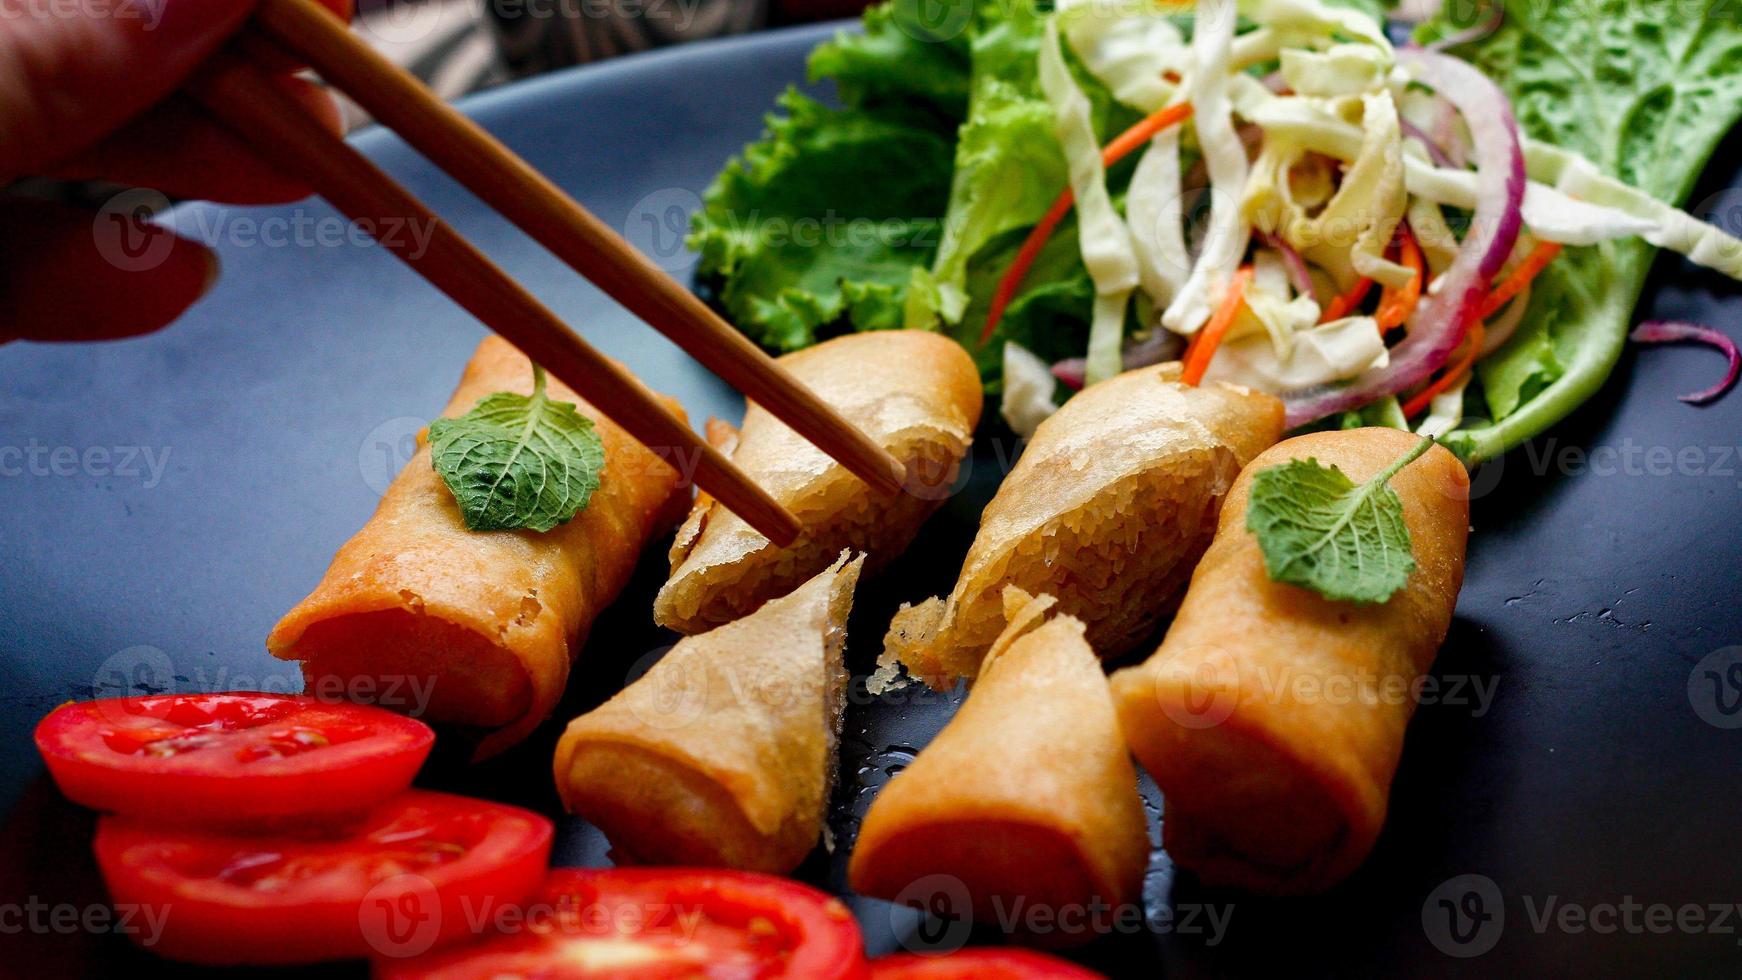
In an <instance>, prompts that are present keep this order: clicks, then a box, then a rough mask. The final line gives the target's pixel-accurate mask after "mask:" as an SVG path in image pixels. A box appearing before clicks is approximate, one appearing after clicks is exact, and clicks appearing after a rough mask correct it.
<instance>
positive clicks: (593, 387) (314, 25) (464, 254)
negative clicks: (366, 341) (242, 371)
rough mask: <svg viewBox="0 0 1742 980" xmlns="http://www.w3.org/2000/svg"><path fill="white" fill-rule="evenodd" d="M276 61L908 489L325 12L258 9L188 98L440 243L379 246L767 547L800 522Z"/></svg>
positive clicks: (651, 270) (762, 358) (809, 430)
mask: <svg viewBox="0 0 1742 980" xmlns="http://www.w3.org/2000/svg"><path fill="white" fill-rule="evenodd" d="M272 53H288V54H290V55H291V56H293V57H294V58H296V60H298V61H301V62H303V63H306V64H308V65H309V66H310V67H312V68H314V70H315V71H317V72H319V73H320V75H321V77H322V78H324V79H325V80H326V81H327V83H328V84H330V85H332V86H334V87H336V88H338V89H340V90H342V91H344V92H345V93H346V94H347V95H349V96H350V97H351V98H352V99H354V100H356V102H357V103H358V104H359V105H361V106H363V108H365V109H367V110H368V111H369V112H370V113H371V114H372V115H373V116H374V117H375V118H376V119H377V120H379V121H380V122H381V123H382V124H383V125H385V126H387V127H388V128H390V129H392V130H394V131H396V132H397V133H398V134H399V135H400V136H401V137H403V138H404V139H405V141H406V142H407V143H409V144H410V145H411V146H412V147H413V148H415V149H416V150H418V152H420V153H422V154H423V155H424V156H425V157H428V158H429V159H430V160H431V161H433V162H434V163H435V164H436V165H437V166H439V167H441V168H442V169H443V170H445V171H446V172H447V173H448V174H449V175H450V176H452V177H453V178H454V179H455V180H457V181H459V182H460V184H462V185H463V186H465V187H466V188H467V189H468V190H470V191H471V192H472V193H474V194H476V195H477V196H478V197H479V198H480V199H482V200H483V201H484V202H485V203H486V204H489V205H490V206H491V207H493V208H495V209H496V210H497V211H498V212H500V213H501V214H502V215H503V216H504V217H506V218H507V219H508V220H509V221H511V222H513V223H514V224H515V225H516V226H518V227H519V228H520V229H521V230H523V231H525V232H526V233H527V234H528V235H530V236H531V237H532V238H533V239H534V240H535V241H537V242H539V243H540V244H542V245H544V246H545V247H546V248H547V249H549V250H550V251H551V252H552V253H553V254H555V255H556V256H557V257H558V258H561V259H562V260H563V261H565V262H567V263H568V264H569V265H570V266H571V267H572V268H574V269H575V271H577V272H579V273H580V274H581V275H583V276H585V277H586V278H587V279H589V280H591V281H592V282H593V284H594V285H597V286H598V287H599V288H600V289H602V290H604V292H605V293H606V294H607V295H609V296H611V297H612V298H613V299H615V300H616V301H617V302H619V303H621V304H623V306H624V307H626V308H627V309H628V310H629V311H630V312H631V313H634V314H635V315H636V316H638V317H640V318H641V319H642V320H645V321H646V322H647V323H648V324H650V325H652V326H653V327H654V328H655V329H657V330H659V331H660V332H661V333H663V334H665V335H666V336H667V337H669V338H671V339H672V340H673V341H674V342H676V344H677V345H678V346H679V347H681V348H683V349H684V350H685V351H687V352H688V353H689V354H690V356H692V357H694V358H696V360H698V361H700V362H701V363H702V364H704V365H706V366H707V367H708V368H710V369H711V370H713V371H714V373H716V374H718V375H719V376H720V377H721V378H722V379H723V380H725V381H726V383H728V384H730V385H732V386H733V387H734V388H737V389H738V390H739V391H741V392H743V393H744V394H745V396H746V397H748V398H750V399H752V400H754V401H755V402H757V403H758V404H760V405H761V406H762V407H764V408H766V409H767V410H768V411H769V412H771V413H772V414H773V415H774V416H775V417H777V418H779V419H780V420H781V421H782V422H785V423H786V424H787V425H788V426H790V427H791V428H792V429H793V430H794V431H796V432H797V433H799V434H800V435H802V436H804V437H805V438H806V439H808V440H809V441H810V442H811V443H812V444H814V445H816V446H817V447H818V448H819V449H821V450H822V451H824V452H826V453H828V454H829V455H830V456H831V457H833V458H834V459H836V460H838V461H839V462H840V463H841V464H842V465H843V466H845V467H847V469H849V470H850V471H852V472H853V473H855V474H857V475H858V476H859V477H860V478H861V479H863V480H865V481H866V482H867V483H869V484H870V485H871V486H873V487H875V488H877V489H878V490H881V491H883V492H885V493H894V492H897V491H899V490H900V489H901V486H902V483H903V481H904V480H905V479H906V474H905V471H904V469H903V467H902V464H901V463H900V462H899V461H898V460H896V459H895V458H894V457H893V456H891V455H890V454H889V453H888V452H886V451H884V450H883V448H882V447H881V446H879V445H878V444H877V443H875V442H873V441H872V440H871V439H870V438H869V437H868V436H866V435H865V433H863V432H862V431H860V430H859V429H858V428H857V427H855V426H854V425H852V424H851V423H850V422H848V421H847V420H846V419H844V418H842V417H841V415H840V414H839V413H838V412H836V411H835V410H834V409H833V408H831V407H830V406H829V405H827V404H825V403H824V402H823V401H822V400H821V399H819V398H817V396H816V395H815V394H813V393H812V392H811V391H810V390H809V389H807V388H805V387H804V386H803V385H801V384H800V383H799V382H798V381H797V380H796V379H794V378H793V377H792V376H791V375H790V374H788V373H787V372H786V370H785V369H783V368H782V367H780V366H779V365H778V364H776V363H775V362H774V360H773V359H772V358H770V357H769V356H768V355H767V354H765V353H763V351H762V350H761V349H760V348H758V347H757V346H756V345H755V344H754V343H752V342H751V341H750V340H749V339H747V338H746V337H745V336H744V335H743V334H741V333H739V332H738V331H737V330H734V329H733V328H732V327H731V326H730V325H728V324H727V323H726V322H725V321H724V320H722V319H720V317H719V316H718V315H716V314H715V313H714V311H713V310H711V309H709V308H708V306H707V304H705V303H703V302H702V301H701V300H699V299H697V298H696V297H695V296H694V295H693V294H691V293H690V291H689V290H687V289H685V288H684V287H683V286H682V285H680V284H679V283H678V282H677V281H675V280H674V279H672V278H671V277H670V276H668V275H666V273H665V272H664V271H663V270H661V269H660V268H659V267H657V266H655V265H654V264H653V263H651V262H649V261H648V260H647V259H646V258H645V257H643V256H642V255H641V253H640V252H638V251H636V250H635V247H634V246H632V245H630V244H629V243H628V242H627V241H625V240H624V239H623V238H622V237H621V236H620V235H618V234H617V233H616V232H614V231H612V230H611V229H610V228H609V227H607V226H606V225H605V224H604V223H603V222H601V221H600V220H599V219H598V218H597V217H595V216H593V215H592V214H591V213H590V212H588V211H587V210H586V209H585V208H583V207H582V206H581V205H580V204H579V203H578V202H576V201H575V200H574V199H572V198H570V197H569V196H568V195H567V194H565V193H563V191H562V190H561V189H560V188H558V187H557V186H556V185H555V184H553V183H551V182H550V180H548V179H547V178H545V177H544V176H543V175H542V174H540V173H539V172H538V171H536V170H534V169H533V168H532V166H531V165H530V164H528V163H527V162H526V161H525V160H522V159H521V158H520V157H519V156H517V155H515V154H514V152H513V151H511V150H509V149H508V148H507V147H506V146H503V145H502V144H501V143H500V142H498V141H497V140H496V138H495V137H493V136H491V135H490V134H489V133H487V132H485V131H484V130H483V128H482V127H480V126H478V125H477V124H476V123H474V122H472V121H471V120H470V119H467V118H466V117H465V116H463V115H461V114H460V113H458V112H456V111H455V110H454V109H453V108H452V107H450V106H448V105H447V104H446V103H444V102H442V101H441V100H440V99H439V98H437V97H436V96H435V94H434V93H432V92H431V91H430V90H429V89H428V88H426V87H425V86H424V85H423V83H422V82H419V81H418V80H417V79H416V78H415V77H414V76H412V75H411V74H409V73H408V72H406V71H404V70H403V69H401V68H399V67H398V66H397V65H394V64H393V63H392V62H390V61H388V60H387V59H386V58H384V57H382V56H381V55H380V54H379V53H378V52H376V51H375V50H374V49H372V48H370V47H369V46H368V45H367V44H365V43H363V42H362V41H361V40H359V39H358V38H357V37H356V36H354V35H353V34H352V33H351V32H350V30H349V29H348V28H347V26H346V25H345V24H344V23H343V22H342V21H340V20H339V19H338V18H337V17H336V16H334V15H333V14H332V13H331V12H329V11H328V10H327V9H326V8H324V7H321V6H319V5H318V4H317V3H315V2H314V0H261V3H260V5H259V6H258V7H257V8H256V10H255V13H254V19H253V21H252V22H251V23H250V24H249V26H247V27H246V28H244V29H243V32H242V34H241V35H240V36H239V37H238V38H237V40H236V42H235V43H234V44H232V46H231V47H230V48H228V49H226V50H224V51H221V52H219V53H218V54H217V55H215V56H213V57H212V58H211V59H210V60H209V61H208V62H207V63H206V64H205V65H204V66H202V68H201V70H200V72H199V73H198V74H197V75H196V76H195V77H194V79H193V80H192V81H191V82H190V83H189V86H188V90H189V92H190V94H192V95H193V96H194V98H195V99H197V100H198V101H199V102H200V103H201V104H203V105H204V106H205V108H206V109H207V110H208V111H210V112H211V113H212V114H213V115H215V116H216V117H217V118H218V119H219V120H220V121H221V122H222V123H224V124H225V125H226V126H227V127H229V128H230V129H232V130H234V131H235V132H236V133H237V134H238V135H240V136H241V137H242V138H243V139H245V140H246V141H248V142H249V143H250V144H251V145H252V146H253V147H254V148H255V149H256V150H258V151H259V152H260V153H261V154H262V155H263V156H265V157H266V158H267V159H269V160H272V161H273V163H274V164H275V165H278V166H281V167H283V169H284V170H285V171H286V172H288V173H291V174H293V175H295V176H297V177H299V178H301V179H302V180H304V181H305V182H306V183H308V184H309V186H311V187H313V188H314V189H315V190H316V191H317V192H318V193H319V194H320V195H321V196H322V197H325V198H326V199H327V200H328V202H330V203H331V204H332V205H333V206H334V207H335V208H337V209H338V210H339V211H340V212H341V213H343V214H345V215H346V216H347V217H349V218H351V219H352V220H355V221H359V222H363V223H365V227H382V225H380V224H370V222H380V221H381V220H382V219H386V218H393V219H399V220H402V221H413V222H418V223H419V225H420V226H422V227H427V228H430V229H431V234H430V237H429V240H428V243H427V246H426V247H425V248H424V249H423V250H422V251H419V250H417V249H416V247H415V246H414V245H413V243H411V242H410V241H407V240H406V236H386V238H387V239H391V240H385V239H384V240H382V241H381V244H382V245H383V246H384V247H386V248H387V249H388V250H389V251H392V252H393V253H394V254H395V255H397V256H399V258H400V259H402V260H403V261H404V262H406V264H408V265H410V266H411V267H412V268H413V269H414V270H416V271H417V272H418V273H419V274H420V275H422V276H423V277H424V278H425V279H427V280H428V281H429V282H430V283H431V284H433V285H434V286H435V287H436V288H437V289H440V290H441V291H442V292H444V293H446V294H447V295H448V296H449V297H450V298H451V299H453V300H454V301H455V302H456V303H458V304H459V305H460V306H461V307H463V308H465V309H466V310H467V311H468V312H470V313H471V314H472V315H473V316H475V317H477V318H478V319H479V320H480V321H482V322H483V323H484V324H485V325H486V326H488V327H490V328H491V329H492V330H494V331H496V332H497V333H498V334H500V335H502V337H504V338H505V339H507V340H508V341H509V342H510V343H512V344H514V345H515V346H516V347H519V348H520V349H521V350H522V351H524V352H525V353H526V354H527V356H529V357H531V358H532V359H533V360H534V361H536V362H537V363H539V364H541V365H543V366H544V368H545V370H547V371H549V372H550V373H551V374H553V375H555V376H556V377H557V378H560V379H562V381H563V382H564V383H566V384H567V385H568V386H569V387H571V388H573V389H575V390H576V391H578V392H581V393H582V394H583V395H584V396H585V397H586V399H587V400H588V401H589V402H591V403H592V404H594V405H595V406H597V407H598V408H599V410H600V411H601V412H603V413H604V414H605V415H607V416H609V417H610V418H611V419H612V421H614V422H616V423H617V424H618V425H621V426H622V427H623V428H624V429H625V430H627V431H628V432H629V434H630V435H632V436H634V437H635V438H636V439H637V440H639V441H640V442H641V443H642V444H643V445H646V446H648V447H650V448H654V449H656V450H667V451H669V452H671V453H675V454H683V455H684V456H691V455H693V456H694V460H695V469H694V473H695V482H696V484H697V485H699V486H700V487H701V488H702V489H703V490H705V491H707V492H708V493H709V494H710V495H712V496H713V497H714V498H715V499H716V500H718V501H719V502H720V503H722V504H724V505H725V506H727V507H728V508H730V509H731V510H732V511H733V512H735V513H736V514H738V515H739V516H740V517H742V518H743V519H744V520H745V521H746V522H747V523H748V524H750V526H752V527H754V528H755V529H756V530H757V531H759V532H761V533H762V534H763V535H765V536H766V537H767V538H768V539H769V540H771V541H773V542H775V543H776V544H780V545H785V544H790V543H791V542H792V541H793V540H794V539H795V538H796V537H797V535H798V533H799V530H800V526H799V522H798V520H797V519H796V518H794V517H793V516H792V515H791V514H790V513H788V512H787V511H786V510H785V508H783V507H781V506H780V504H779V503H777V502H776V501H775V500H774V498H773V497H770V496H769V495H768V493H767V491H765V490H763V489H762V488H761V487H759V486H757V485H756V484H755V483H753V482H751V481H750V479H749V478H748V477H746V476H745V475H744V473H743V472H742V471H740V470H739V469H738V468H737V467H735V466H733V465H732V463H731V462H730V461H729V460H727V459H726V458H725V457H724V456H723V455H721V454H720V453H719V452H717V451H716V450H715V449H714V448H713V447H711V446H709V445H708V444H707V443H705V442H703V441H702V440H701V439H700V438H699V437H698V436H697V435H696V434H695V433H694V432H693V431H692V430H691V429H690V428H689V426H687V425H685V424H684V423H683V422H681V421H679V420H678V419H677V418H676V417H674V416H673V415H672V414H671V413H670V412H668V411H667V410H666V409H665V408H664V407H662V406H661V405H660V404H659V402H658V401H657V400H655V398H654V397H653V395H652V394H651V393H650V392H649V391H648V390H647V389H646V388H645V387H643V386H642V385H641V383H640V382H639V381H637V380H636V379H635V378H634V377H633V376H632V375H630V374H629V373H628V372H627V371H625V370H624V369H623V368H622V367H621V366H619V365H618V364H617V363H616V362H615V361H612V360H611V359H610V358H608V357H606V356H604V355H603V354H601V353H599V352H598V351H597V350H595V349H594V348H593V347H592V345H590V344H588V343H587V342H586V341H585V340H582V339H581V338H580V336H579V335H577V334H576V333H575V332H574V331H572V330H570V329H569V328H568V326H567V325H565V324H564V323H563V322H562V320H561V319H560V318H559V317H558V316H557V315H556V314H555V313H553V312H551V310H550V309H548V308H547V307H545V306H544V305H543V304H542V303H540V302H539V301H538V300H537V299H536V298H534V297H533V296H532V294H531V293H528V292H527V291H526V290H525V289H524V288H522V287H521V286H520V285H519V284H518V283H516V282H515V281H514V279H513V278H512V277H510V276H509V275H508V274H507V273H506V272H504V271H503V270H502V269H501V268H500V267H498V266H497V265H496V264H495V263H493V262H491V261H490V260H489V259H488V258H486V257H485V256H484V254H483V253H482V252H480V251H479V250H478V249H477V248H476V247H475V246H473V245H472V244H471V243H470V242H468V241H467V240H466V239H465V238H463V237H462V236H461V235H460V234H459V233H458V232H456V231H454V229H453V228H451V227H449V226H448V225H447V224H445V223H444V222H442V221H441V220H440V219H439V218H437V217H436V215H435V214H434V213H433V212H432V211H430V210H429V208H428V207H426V206H425V205H424V204H423V202H421V201H419V200H418V199H417V198H416V197H414V196H413V195H412V194H411V192H409V191H407V190H406V189H405V188H404V187H402V186H400V185H399V184H398V183H397V182H396V181H394V180H393V178H391V177H389V176H388V175H387V174H386V173H384V172H382V171H381V169H380V168H378V167H376V166H375V165H374V164H373V163H371V162H370V161H369V160H367V159H366V158H364V157H363V155H362V154H360V153H358V152H357V151H356V150H355V149H353V148H352V147H351V146H350V145H349V144H347V143H346V142H345V141H344V140H343V139H341V138H339V137H337V136H335V135H333V134H332V133H331V132H330V131H328V130H327V129H326V128H325V127H324V126H322V125H321V124H320V123H319V122H318V121H317V120H315V119H313V118H312V117H310V116H309V115H308V114H307V112H306V111H305V110H304V109H303V108H302V107H301V106H300V105H299V104H297V103H296V102H295V101H294V100H292V99H291V98H289V97H288V96H287V95H285V94H284V92H283V90H282V89H280V88H279V87H278V85H277V84H276V83H274V81H273V80H272V78H271V77H270V76H268V75H267V74H266V73H265V72H264V71H263V70H261V69H260V68H258V67H256V62H257V61H258V60H259V59H260V58H261V57H262V56H269V55H270V54H272ZM668 460H669V461H670V462H672V463H673V464H674V465H675V464H678V463H679V462H680V459H679V458H672V457H668ZM681 461H682V462H684V463H688V462H689V460H688V459H682V460H681ZM680 468H681V467H680Z"/></svg>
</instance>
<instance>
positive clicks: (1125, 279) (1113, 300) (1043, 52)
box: [1040, 17, 1138, 384]
mask: <svg viewBox="0 0 1742 980" xmlns="http://www.w3.org/2000/svg"><path fill="white" fill-rule="evenodd" d="M1040 88H1041V91H1042V92H1043V93H1045V95H1046V100H1047V103H1048V104H1049V105H1051V106H1052V109H1053V117H1054V118H1053V131H1054V132H1055V133H1056V134H1057V135H1058V140H1059V144H1060V145H1061V146H1062V147H1063V148H1064V153H1065V162H1066V163H1067V164H1068V165H1069V168H1070V180H1071V192H1072V194H1074V195H1075V197H1076V208H1077V241H1078V245H1079V247H1080V248H1081V249H1082V254H1083V266H1084V267H1085V268H1087V269H1088V270H1089V278H1090V279H1092V280H1093V281H1094V283H1095V311H1094V318H1093V319H1092V320H1091V321H1090V324H1089V351H1088V355H1087V356H1088V365H1087V367H1086V369H1085V372H1084V376H1085V379H1086V381H1085V383H1086V384H1094V383H1095V382H1097V381H1104V380H1106V379H1107V378H1110V377H1112V376H1113V375H1115V374H1118V373H1119V369H1120V366H1121V364H1120V359H1119V345H1120V341H1121V340H1122V339H1123V337H1124V333H1125V307H1126V305H1127V301H1128V300H1129V299H1130V298H1131V291H1132V290H1133V289H1134V288H1136V286H1137V278H1138V277H1137V256H1136V254H1135V253H1134V252H1133V251H1132V247H1131V234H1130V233H1129V232H1128V231H1127V230H1126V228H1125V221H1124V219H1122V218H1120V217H1119V212H1117V211H1115V210H1114V209H1113V200H1112V198H1111V197H1109V196H1108V194H1107V173H1106V168H1105V167H1103V166H1102V165H1101V146H1100V143H1099V142H1098V141H1097V140H1096V138H1095V125H1094V121H1093V119H1092V118H1091V116H1090V105H1089V99H1088V97H1087V96H1085V95H1084V94H1083V93H1082V90H1081V89H1079V88H1077V83H1076V81H1075V80H1074V79H1072V78H1071V69H1070V66H1069V65H1067V64H1065V57H1064V52H1063V51H1062V50H1061V49H1060V48H1059V30H1058V18H1056V17H1055V18H1052V19H1050V20H1048V21H1047V23H1046V35H1045V37H1044V38H1043V39H1042V41H1041V48H1040Z"/></svg>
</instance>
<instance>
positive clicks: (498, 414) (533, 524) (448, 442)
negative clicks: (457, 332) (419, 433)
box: [429, 364, 605, 531]
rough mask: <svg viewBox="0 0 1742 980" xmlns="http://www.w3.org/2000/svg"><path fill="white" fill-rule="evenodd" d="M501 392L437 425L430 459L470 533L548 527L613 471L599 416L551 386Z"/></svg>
mask: <svg viewBox="0 0 1742 980" xmlns="http://www.w3.org/2000/svg"><path fill="white" fill-rule="evenodd" d="M532 377H533V382H532V394H531V395H517V394H514V393H512V392H507V391H499V392H497V393H495V394H493V395H488V396H485V397H484V398H482V399H480V400H479V401H478V404H477V405H474V406H473V407H472V410H471V411H469V412H467V413H466V414H464V415H462V416H460V417H459V418H453V419H436V420H435V421H434V422H432V423H430V427H429V447H430V462H431V464H432V465H434V467H435V471H436V473H437V474H438V475H440V476H441V478H442V482H443V483H445V484H447V487H448V490H449V492H451V493H452V494H453V495H454V501H455V502H456V503H458V504H459V505H460V514H461V515H462V516H463V517H464V519H465V522H466V529H467V530H470V531H522V530H523V531H548V530H550V529H551V528H553V527H556V526H557V525H558V524H564V523H567V522H568V521H569V520H570V519H571V518H573V517H574V516H575V515H576V514H578V513H580V511H581V510H582V509H583V508H585V507H586V506H587V501H588V500H590V499H592V496H593V491H594V490H597V489H598V488H599V474H600V472H601V471H602V470H603V469H604V468H605V445H604V443H603V442H601V441H600V440H599V433H598V432H596V431H595V430H594V429H593V420H592V419H589V418H587V417H586V416H585V415H582V414H581V413H580V412H579V411H576V409H575V406H574V405H571V404H569V403H568V402H560V401H552V400H551V399H550V397H549V396H548V395H546V394H545V390H544V369H543V368H540V367H539V366H538V365H536V364H534V365H533V366H532Z"/></svg>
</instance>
